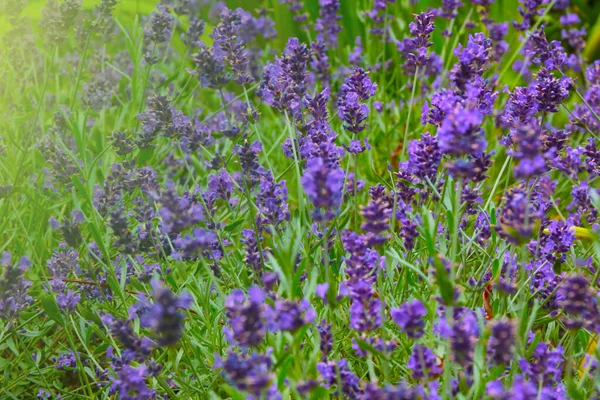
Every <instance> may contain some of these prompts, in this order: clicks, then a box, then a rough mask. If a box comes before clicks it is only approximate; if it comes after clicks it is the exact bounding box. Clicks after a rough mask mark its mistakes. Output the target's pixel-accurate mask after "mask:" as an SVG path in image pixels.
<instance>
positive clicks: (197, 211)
mask: <svg viewBox="0 0 600 400" xmlns="http://www.w3.org/2000/svg"><path fill="white" fill-rule="evenodd" d="M157 200H158V202H159V204H160V205H161V207H160V209H159V210H158V214H159V215H160V217H161V219H162V222H163V226H164V228H165V231H166V232H167V233H169V234H177V233H179V232H182V231H184V230H185V229H187V228H189V227H192V226H194V225H196V224H197V223H198V222H200V221H201V220H202V218H203V215H204V210H203V208H202V206H201V205H200V204H195V203H194V202H193V199H192V198H191V196H189V195H184V196H181V197H180V196H178V195H177V193H176V192H175V188H174V187H172V188H167V190H164V191H163V192H162V193H161V195H160V197H158V198H157Z"/></svg>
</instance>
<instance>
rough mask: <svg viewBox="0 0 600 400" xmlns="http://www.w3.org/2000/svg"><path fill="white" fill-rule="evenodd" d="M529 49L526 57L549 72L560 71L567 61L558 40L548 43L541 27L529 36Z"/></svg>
mask: <svg viewBox="0 0 600 400" xmlns="http://www.w3.org/2000/svg"><path fill="white" fill-rule="evenodd" d="M529 41H530V42H531V48H530V49H528V50H527V51H526V53H525V54H526V56H527V57H530V58H531V61H532V62H533V63H534V64H536V65H541V66H543V67H544V69H547V70H549V71H552V70H555V69H558V70H560V69H561V67H562V66H563V64H565V63H566V61H567V55H566V53H565V51H564V49H563V48H562V46H561V44H560V42H559V41H558V40H553V41H552V42H548V39H546V35H545V34H544V30H543V27H542V28H541V29H537V30H535V31H534V32H533V33H532V34H531V35H530V36H529Z"/></svg>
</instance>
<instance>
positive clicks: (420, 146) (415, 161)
mask: <svg viewBox="0 0 600 400" xmlns="http://www.w3.org/2000/svg"><path fill="white" fill-rule="evenodd" d="M441 158H442V155H441V152H440V148H439V145H438V138H437V137H436V136H431V135H430V134H429V133H424V134H423V135H421V140H412V141H411V142H410V143H409V144H408V168H409V172H410V173H411V174H413V175H414V176H416V177H418V178H420V179H426V178H429V180H430V181H431V182H434V181H435V177H436V175H437V170H438V168H439V165H440V161H441Z"/></svg>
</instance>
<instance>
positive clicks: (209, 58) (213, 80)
mask: <svg viewBox="0 0 600 400" xmlns="http://www.w3.org/2000/svg"><path fill="white" fill-rule="evenodd" d="M193 59H194V64H196V69H195V70H194V71H192V74H194V75H198V80H199V81H200V86H202V87H207V88H211V89H221V88H222V87H223V86H225V85H226V84H227V82H229V80H230V79H231V76H230V74H229V73H227V71H226V69H225V62H224V59H223V57H221V56H220V55H217V54H215V51H214V50H213V48H212V47H208V46H207V45H206V44H204V43H199V44H198V52H197V53H195V54H194V55H193Z"/></svg>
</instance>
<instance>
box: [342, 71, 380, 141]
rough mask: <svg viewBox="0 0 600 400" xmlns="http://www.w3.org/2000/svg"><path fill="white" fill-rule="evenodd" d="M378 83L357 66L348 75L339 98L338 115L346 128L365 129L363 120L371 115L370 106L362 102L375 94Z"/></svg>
mask: <svg viewBox="0 0 600 400" xmlns="http://www.w3.org/2000/svg"><path fill="white" fill-rule="evenodd" d="M376 90H377V84H375V83H373V82H372V81H371V79H370V78H369V76H368V75H367V74H366V73H365V71H364V70H363V69H361V68H356V69H355V70H354V72H353V73H352V74H350V75H348V76H347V77H346V79H345V80H344V84H343V85H342V87H341V89H340V95H339V98H338V103H337V105H338V116H339V118H340V119H341V120H342V121H344V128H345V129H347V130H348V131H350V132H353V133H359V132H362V131H363V130H364V129H365V125H364V124H363V122H364V121H365V120H366V119H367V117H368V116H369V108H368V107H367V106H366V105H365V104H362V103H361V101H366V100H368V99H369V98H370V97H373V96H374V95H375V91H376Z"/></svg>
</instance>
